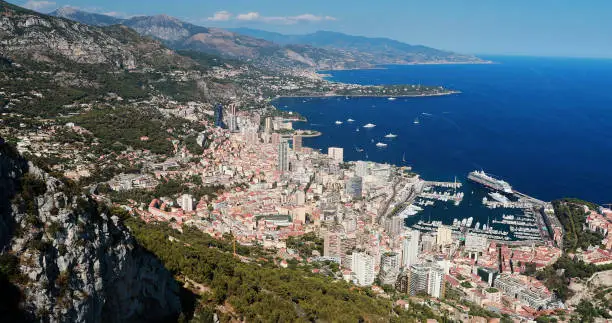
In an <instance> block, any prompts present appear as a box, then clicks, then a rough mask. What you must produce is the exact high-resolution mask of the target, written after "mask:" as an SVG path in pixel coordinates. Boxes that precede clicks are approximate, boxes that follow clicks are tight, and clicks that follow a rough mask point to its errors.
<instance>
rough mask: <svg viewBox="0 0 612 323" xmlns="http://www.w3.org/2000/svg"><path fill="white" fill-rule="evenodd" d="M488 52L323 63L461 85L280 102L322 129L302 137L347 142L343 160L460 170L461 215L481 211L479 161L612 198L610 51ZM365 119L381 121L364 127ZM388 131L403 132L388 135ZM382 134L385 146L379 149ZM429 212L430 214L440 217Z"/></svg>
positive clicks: (567, 191)
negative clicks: (424, 92) (430, 92)
mask: <svg viewBox="0 0 612 323" xmlns="http://www.w3.org/2000/svg"><path fill="white" fill-rule="evenodd" d="M487 59H491V60H493V61H495V62H496V63H497V64H490V65H415V66H385V69H373V70H352V71H332V72H324V73H328V74H331V76H330V78H329V79H330V80H332V81H338V82H345V83H358V84H423V85H441V86H444V87H447V88H450V89H455V90H459V91H461V92H462V93H460V94H455V95H450V96H443V97H418V98H397V100H393V101H392V100H388V99H387V98H367V97H360V98H345V97H333V98H281V99H278V100H276V101H275V102H274V104H275V106H277V107H278V108H280V109H285V110H292V111H296V112H298V113H300V114H302V115H304V116H305V117H306V118H307V119H308V122H304V123H295V124H294V127H295V128H304V129H314V130H318V131H321V132H322V133H323V135H322V136H320V137H316V138H305V139H304V145H305V146H309V147H313V148H316V149H322V150H323V151H325V152H326V151H327V148H328V147H330V146H336V147H343V148H344V156H345V160H371V161H376V162H386V163H392V164H396V165H410V166H412V167H413V171H415V172H417V173H419V174H421V176H422V177H423V178H424V179H426V180H440V181H452V180H453V179H454V177H455V176H456V177H457V179H458V180H459V181H461V182H463V183H465V184H466V186H465V187H464V191H465V194H466V199H465V200H464V203H462V204H463V207H459V208H457V212H461V213H462V214H466V212H467V213H469V212H475V211H476V210H473V209H468V207H469V206H473V205H475V204H479V201H480V200H481V199H482V196H484V195H485V192H483V190H481V189H480V188H479V187H477V185H475V184H470V183H468V181H467V179H466V176H467V174H468V172H470V171H472V170H484V171H486V172H487V173H491V174H494V175H496V176H497V177H500V178H502V179H504V180H506V181H508V182H509V183H510V184H511V185H512V186H513V188H515V189H516V190H518V191H521V192H523V193H526V194H528V195H531V196H534V197H536V198H539V199H542V200H553V199H557V198H562V197H578V198H582V199H585V200H589V201H593V202H596V203H612V60H597V59H562V58H527V57H487ZM417 118H418V124H416V123H415V120H416V119H417ZM348 119H354V120H355V121H354V122H352V123H350V122H347V120H348ZM335 121H342V122H343V123H342V124H341V125H336V124H335ZM367 123H373V124H375V125H376V127H374V128H370V129H367V128H364V127H363V126H364V125H365V124H367ZM389 133H393V134H397V137H396V138H394V139H389V138H385V135H386V134H389ZM377 142H383V143H386V144H388V146H387V147H386V148H377V147H376V143H377ZM362 150H363V151H362ZM404 155H405V160H406V162H405V163H404V162H403V156H404ZM474 191H476V193H472V192H474ZM471 195H474V196H473V197H471V198H470V196H471ZM481 211H482V212H484V210H481ZM476 212H478V211H476ZM428 213H429V216H430V217H431V219H432V220H433V219H435V218H439V217H440V216H439V215H436V214H435V213H436V212H433V213H432V212H431V211H430V212H428ZM452 213H455V212H452ZM483 214H484V213H483ZM449 216H452V215H448V214H447V215H446V216H445V217H446V218H447V219H448V217H449ZM477 218H481V219H482V216H478V217H477ZM450 220H451V221H452V217H451V218H450ZM445 222H448V221H445ZM474 222H476V220H475V221H474Z"/></svg>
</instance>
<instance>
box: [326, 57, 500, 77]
mask: <svg viewBox="0 0 612 323" xmlns="http://www.w3.org/2000/svg"><path fill="white" fill-rule="evenodd" d="M489 64H499V63H498V62H494V61H482V62H411V63H399V64H393V63H390V64H379V65H375V66H371V67H367V66H364V67H353V68H334V69H325V70H319V71H315V73H316V74H319V75H321V76H322V77H330V76H331V75H330V74H323V73H325V72H334V71H359V70H386V69H389V68H388V67H386V66H416V65H489ZM319 72H323V73H319Z"/></svg>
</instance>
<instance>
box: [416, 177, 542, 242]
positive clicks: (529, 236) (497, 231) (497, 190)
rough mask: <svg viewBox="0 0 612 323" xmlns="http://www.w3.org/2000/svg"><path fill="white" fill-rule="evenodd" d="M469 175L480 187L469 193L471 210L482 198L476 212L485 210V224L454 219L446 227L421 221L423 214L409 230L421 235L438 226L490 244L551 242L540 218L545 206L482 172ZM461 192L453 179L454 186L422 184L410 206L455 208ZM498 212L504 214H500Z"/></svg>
mask: <svg viewBox="0 0 612 323" xmlns="http://www.w3.org/2000/svg"><path fill="white" fill-rule="evenodd" d="M470 175H471V177H472V178H470V180H471V182H470V183H474V184H478V185H482V187H481V188H479V187H473V189H474V190H475V191H477V192H478V194H477V195H474V190H473V191H471V194H470V195H469V196H470V202H469V203H470V206H471V208H472V209H473V208H474V207H478V206H477V205H473V204H472V203H474V202H476V201H479V200H475V199H474V197H475V196H478V195H480V196H482V197H481V198H480V202H481V206H480V207H479V208H481V209H483V210H488V211H487V217H486V221H484V219H483V217H480V218H479V220H476V221H475V219H474V217H472V216H470V217H466V218H459V217H456V218H454V219H453V221H452V224H445V222H446V221H442V220H434V221H424V220H423V219H422V212H419V213H421V217H420V218H419V220H417V221H416V222H414V221H413V223H412V225H410V227H412V228H413V229H417V230H420V231H423V232H436V231H437V230H438V228H439V227H440V226H447V227H449V228H451V229H452V230H453V234H455V235H466V234H472V235H476V236H480V237H485V238H487V239H489V240H491V241H499V242H501V241H503V242H510V241H513V242H515V243H518V244H521V243H544V242H545V241H549V240H550V239H551V238H550V235H549V232H548V229H547V226H546V223H545V221H544V218H543V217H544V216H545V215H544V214H543V208H542V206H543V205H544V204H543V203H544V202H542V201H539V200H537V199H533V198H530V197H529V196H527V195H524V194H520V193H518V192H516V191H514V190H512V189H511V186H510V184H508V183H506V182H504V181H500V180H496V179H494V178H493V177H491V176H488V175H486V174H485V173H484V172H472V173H470ZM474 176H476V177H474ZM469 177H470V176H468V178H469ZM474 184H470V186H472V185H474ZM461 188H463V184H462V183H461V182H457V180H456V179H455V181H454V182H435V181H424V182H423V187H422V190H421V192H420V193H419V194H418V195H417V198H416V199H415V200H414V202H413V204H415V205H418V206H419V207H422V208H423V209H424V210H429V212H431V210H433V209H435V208H436V207H437V206H436V203H437V202H454V205H455V207H458V206H459V204H460V203H461V201H462V200H463V198H464V197H465V195H464V192H462V191H460V189H461ZM483 189H484V190H483ZM508 191H510V192H511V193H508ZM445 209H446V207H445ZM498 210H500V211H501V210H503V213H500V212H499V211H498ZM463 214H466V213H463ZM474 222H475V223H474Z"/></svg>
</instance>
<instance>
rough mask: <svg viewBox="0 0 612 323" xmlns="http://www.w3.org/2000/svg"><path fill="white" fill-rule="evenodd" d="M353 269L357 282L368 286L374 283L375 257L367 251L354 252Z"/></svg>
mask: <svg viewBox="0 0 612 323" xmlns="http://www.w3.org/2000/svg"><path fill="white" fill-rule="evenodd" d="M351 270H352V271H353V275H355V279H356V280H357V284H358V285H361V286H368V285H372V283H374V257H372V256H370V255H368V254H367V253H365V252H353V258H352V263H351Z"/></svg>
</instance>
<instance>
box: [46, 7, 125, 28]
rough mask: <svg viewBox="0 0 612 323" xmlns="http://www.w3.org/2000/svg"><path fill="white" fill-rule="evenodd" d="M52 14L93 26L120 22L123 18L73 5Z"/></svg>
mask: <svg viewBox="0 0 612 323" xmlns="http://www.w3.org/2000/svg"><path fill="white" fill-rule="evenodd" d="M49 15H50V16H55V17H62V18H68V19H70V20H74V21H78V22H81V23H84V24H87V25H92V26H110V25H117V24H120V23H121V22H122V21H123V19H120V18H115V17H111V16H107V15H101V14H97V13H91V12H85V11H81V10H78V9H76V8H72V7H62V8H59V9H57V10H55V11H53V12H51V13H49Z"/></svg>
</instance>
